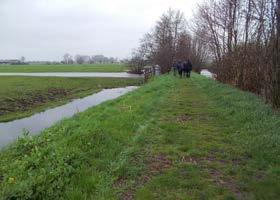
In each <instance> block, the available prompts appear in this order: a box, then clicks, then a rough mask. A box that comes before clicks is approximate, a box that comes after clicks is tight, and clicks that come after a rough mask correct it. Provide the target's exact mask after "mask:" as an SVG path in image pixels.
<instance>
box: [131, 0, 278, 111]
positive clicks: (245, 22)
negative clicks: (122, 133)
mask: <svg viewBox="0 0 280 200" xmlns="http://www.w3.org/2000/svg"><path fill="white" fill-rule="evenodd" d="M186 58H190V59H191V60H192V62H193V64H194V69H195V70H196V71H199V70H200V68H201V67H202V66H205V65H206V64H207V63H210V64H211V66H212V70H213V71H214V72H215V73H216V74H217V80H219V81H221V82H223V83H227V84H231V85H234V86H237V87H239V88H241V89H242V90H246V91H250V92H253V93H255V94H258V95H261V96H263V97H265V99H266V100H267V101H268V102H270V103H272V104H273V105H274V106H275V107H280V64H279V63H280V60H279V59H280V0H206V1H204V2H203V3H201V4H199V5H198V8H197V10H196V12H195V15H194V17H193V19H192V20H189V21H188V22H186V19H185V18H184V15H183V13H182V12H180V11H174V10H171V9H170V10H169V11H168V12H166V13H164V14H163V15H162V16H161V17H160V19H159V21H157V22H156V25H155V27H154V28H153V29H152V31H151V32H150V33H147V34H146V35H145V36H144V37H143V38H142V40H141V41H140V46H139V48H137V49H136V50H135V51H134V52H133V57H132V60H131V62H130V65H131V66H132V67H133V69H134V70H136V71H137V70H141V67H143V66H144V65H146V64H158V65H160V66H161V67H162V72H163V73H165V72H168V71H169V70H170V68H171V66H172V63H173V62H174V61H175V60H180V59H181V60H184V59H186Z"/></svg>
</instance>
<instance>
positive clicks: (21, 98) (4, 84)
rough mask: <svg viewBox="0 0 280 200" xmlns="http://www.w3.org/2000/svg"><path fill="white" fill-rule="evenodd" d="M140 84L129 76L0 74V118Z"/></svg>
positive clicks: (22, 114) (32, 112)
mask: <svg viewBox="0 0 280 200" xmlns="http://www.w3.org/2000/svg"><path fill="white" fill-rule="evenodd" d="M141 83H142V80H141V79H129V78H57V77H56V78H53V77H52V78H51V77H44V78H42V77H0V121H9V120H13V119H16V118H22V117H25V116H29V115H31V114H34V113H36V112H39V111H43V110H45V109H46V108H50V107H55V106H58V105H62V104H64V103H66V102H68V101H69V100H71V99H76V98H79V97H84V96H87V95H91V94H93V93H95V92H98V91H101V90H102V89H106V88H117V87H125V86H133V85H139V84H141Z"/></svg>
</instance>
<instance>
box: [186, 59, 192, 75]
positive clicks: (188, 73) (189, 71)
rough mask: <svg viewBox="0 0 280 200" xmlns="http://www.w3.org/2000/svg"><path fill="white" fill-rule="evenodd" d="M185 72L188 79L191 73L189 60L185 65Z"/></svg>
mask: <svg viewBox="0 0 280 200" xmlns="http://www.w3.org/2000/svg"><path fill="white" fill-rule="evenodd" d="M186 70H187V77H188V78H190V77H191V73H192V63H191V61H190V60H188V62H187V64H186Z"/></svg>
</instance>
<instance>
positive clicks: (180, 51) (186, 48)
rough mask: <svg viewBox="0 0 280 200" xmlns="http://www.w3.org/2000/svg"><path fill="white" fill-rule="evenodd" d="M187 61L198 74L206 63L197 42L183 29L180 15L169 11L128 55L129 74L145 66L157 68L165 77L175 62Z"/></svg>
mask: <svg viewBox="0 0 280 200" xmlns="http://www.w3.org/2000/svg"><path fill="white" fill-rule="evenodd" d="M187 59H191V60H192V63H193V64H194V70H195V71H199V69H200V67H201V66H202V64H203V63H205V61H206V59H207V52H206V51H205V49H203V45H202V43H201V41H200V40H198V38H197V37H196V36H195V35H194V36H193V35H192V34H191V33H190V31H189V30H188V29H187V21H186V19H185V17H184V14H183V13H182V12H181V11H179V10H172V9H169V10H168V11H167V12H166V13H164V14H163V15H162V16H161V17H160V19H159V20H158V21H157V22H156V25H155V27H154V28H153V29H152V31H151V32H149V33H147V34H145V35H144V37H143V38H142V39H141V40H140V46H139V47H138V48H137V49H135V50H134V51H133V53H132V59H131V61H130V66H131V68H132V71H134V72H140V71H141V69H142V68H143V66H145V65H147V64H157V65H159V66H161V70H162V72H163V73H165V72H168V71H170V70H171V66H172V65H173V63H174V62H175V61H178V60H182V61H183V60H187Z"/></svg>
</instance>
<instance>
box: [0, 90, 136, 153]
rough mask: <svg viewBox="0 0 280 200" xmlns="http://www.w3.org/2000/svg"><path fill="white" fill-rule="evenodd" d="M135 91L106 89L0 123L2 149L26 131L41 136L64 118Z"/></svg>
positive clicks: (0, 146)
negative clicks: (41, 133) (45, 130)
mask: <svg viewBox="0 0 280 200" xmlns="http://www.w3.org/2000/svg"><path fill="white" fill-rule="evenodd" d="M135 89H137V87H135V86H130V87H125V88H115V89H105V90H102V91H101V92H99V93H95V94H93V95H90V96H87V97H85V98H82V99H76V100H73V101H72V102H70V103H68V104H65V105H63V106H59V107H56V108H53V109H49V110H47V111H44V112H41V113H37V114H35V115H33V116H31V117H27V118H23V119H19V120H15V121H11V122H5V123H0V148H3V147H5V146H6V145H8V144H10V143H11V142H13V141H15V140H17V139H18V137H20V136H22V134H23V131H24V130H26V131H29V132H30V135H37V134H40V132H42V131H43V130H44V129H46V128H49V127H51V126H52V125H54V124H55V123H56V122H59V121H60V120H62V119H64V118H70V117H72V116H74V115H75V114H76V113H79V112H83V111H85V110H87V109H88V108H90V107H92V106H96V105H98V104H100V103H103V102H105V101H108V100H112V99H116V98H118V97H120V96H122V95H124V94H126V93H128V92H130V91H133V90H135Z"/></svg>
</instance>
